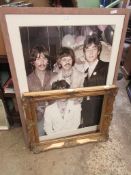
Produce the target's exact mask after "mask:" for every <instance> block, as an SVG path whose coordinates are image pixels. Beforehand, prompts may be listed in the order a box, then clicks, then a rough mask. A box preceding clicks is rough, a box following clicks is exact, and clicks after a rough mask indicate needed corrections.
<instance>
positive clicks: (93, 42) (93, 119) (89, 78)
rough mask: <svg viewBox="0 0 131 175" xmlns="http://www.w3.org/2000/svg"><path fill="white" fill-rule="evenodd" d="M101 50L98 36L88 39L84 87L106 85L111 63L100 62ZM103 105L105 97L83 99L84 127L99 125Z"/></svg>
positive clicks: (84, 49) (86, 43) (84, 48)
mask: <svg viewBox="0 0 131 175" xmlns="http://www.w3.org/2000/svg"><path fill="white" fill-rule="evenodd" d="M101 50H102V45H101V42H100V41H99V39H98V37H97V35H96V34H93V35H90V36H87V37H86V39H85V41H84V47H83V51H84V54H85V59H86V61H87V63H88V65H89V67H88V68H87V70H86V75H85V80H84V83H83V86H84V87H91V86H99V85H106V78H107V73H108V67H109V63H108V62H103V61H101V60H100V54H101ZM102 103H103V96H90V97H89V96H88V97H84V98H83V101H82V111H81V117H82V127H87V126H93V125H98V124H99V121H100V116H101V109H102Z"/></svg>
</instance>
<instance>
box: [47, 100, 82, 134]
mask: <svg viewBox="0 0 131 175" xmlns="http://www.w3.org/2000/svg"><path fill="white" fill-rule="evenodd" d="M44 118H45V120H44V130H45V131H46V133H47V134H53V133H59V134H60V133H61V132H63V131H73V130H75V129H77V128H78V127H79V125H80V118H81V105H80V104H74V101H73V100H68V103H67V107H66V110H65V113H64V118H62V114H61V112H60V109H59V108H58V105H57V102H54V103H53V104H51V105H49V106H47V107H46V109H45V115H44Z"/></svg>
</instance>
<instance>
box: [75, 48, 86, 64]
mask: <svg viewBox="0 0 131 175" xmlns="http://www.w3.org/2000/svg"><path fill="white" fill-rule="evenodd" d="M74 53H75V62H76V63H77V64H82V63H84V62H85V57H84V52H83V45H80V46H78V47H76V48H75V49H74Z"/></svg>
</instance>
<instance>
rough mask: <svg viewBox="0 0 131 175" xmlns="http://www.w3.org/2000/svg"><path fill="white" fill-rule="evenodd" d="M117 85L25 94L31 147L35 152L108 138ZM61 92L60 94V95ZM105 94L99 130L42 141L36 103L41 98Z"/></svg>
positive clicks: (51, 98)
mask: <svg viewBox="0 0 131 175" xmlns="http://www.w3.org/2000/svg"><path fill="white" fill-rule="evenodd" d="M117 89H118V88H117V87H116V86H115V85H112V86H108V87H107V86H98V87H92V88H84V89H83V88H78V89H75V90H70V91H68V90H61V91H58V90H54V91H46V92H37V93H36V92H29V93H24V94H23V106H24V110H25V113H26V116H27V119H26V122H27V128H28V134H29V139H30V140H29V145H30V149H31V150H32V151H33V152H34V153H39V152H42V151H47V150H49V149H54V148H64V147H70V146H76V145H81V144H85V143H88V142H97V141H105V140H107V139H108V134H109V133H108V130H109V126H110V121H111V119H112V111H113V103H114V100H115V96H116V93H117ZM58 94H59V95H58ZM97 95H104V101H103V106H102V113H101V119H100V124H99V126H98V128H99V129H98V131H97V132H96V131H94V132H89V133H84V134H77V135H74V136H67V137H62V138H58V139H51V140H50V139H49V140H46V141H40V140H39V135H38V131H37V126H36V123H37V119H36V111H35V104H36V102H38V101H41V100H43V101H44V100H57V99H61V98H71V97H72V98H77V97H83V96H97Z"/></svg>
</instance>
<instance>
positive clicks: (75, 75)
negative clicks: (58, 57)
mask: <svg viewBox="0 0 131 175" xmlns="http://www.w3.org/2000/svg"><path fill="white" fill-rule="evenodd" d="M63 79H64V78H63V76H62V70H61V69H60V70H59V72H58V73H57V75H56V76H54V77H53V78H52V79H51V84H52V83H53V82H55V81H57V80H63ZM83 81H84V73H82V72H80V71H78V70H77V69H75V68H74V67H73V72H72V75H71V84H70V88H80V87H83Z"/></svg>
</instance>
